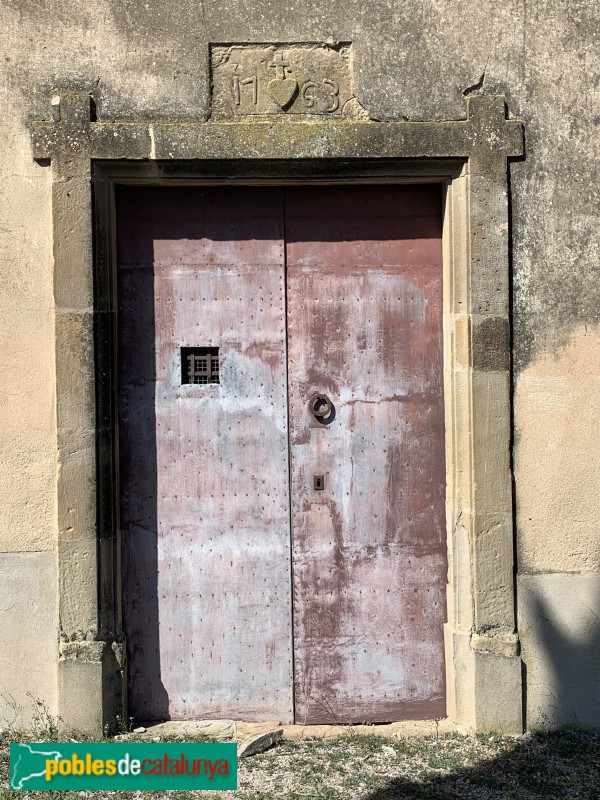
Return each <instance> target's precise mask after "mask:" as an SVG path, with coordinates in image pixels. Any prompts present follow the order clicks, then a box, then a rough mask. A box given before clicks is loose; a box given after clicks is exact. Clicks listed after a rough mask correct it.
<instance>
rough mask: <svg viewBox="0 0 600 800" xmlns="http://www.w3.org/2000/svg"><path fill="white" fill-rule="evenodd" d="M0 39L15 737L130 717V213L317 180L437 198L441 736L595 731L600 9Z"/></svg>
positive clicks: (30, 9)
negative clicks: (122, 317) (120, 229)
mask: <svg viewBox="0 0 600 800" xmlns="http://www.w3.org/2000/svg"><path fill="white" fill-rule="evenodd" d="M1 19H2V28H1V30H2V34H1V36H2V37H3V41H4V47H3V48H2V52H3V53H4V55H3V57H2V75H3V87H4V89H3V92H2V100H1V103H2V106H3V107H2V114H1V116H0V119H1V120H2V130H3V136H2V138H1V144H0V147H1V148H2V152H3V157H2V159H1V161H0V170H1V171H2V193H1V197H2V201H1V202H2V214H1V219H2V226H3V229H2V236H1V237H0V254H1V255H0V275H1V280H2V291H1V292H0V307H1V320H2V325H1V331H2V354H3V358H2V388H1V390H0V398H1V403H0V408H1V414H0V420H1V422H0V424H1V426H2V437H1V442H2V464H3V469H2V473H1V477H0V480H1V498H2V501H1V504H0V575H1V580H0V631H1V641H2V647H1V648H0V726H2V724H3V720H5V721H6V722H9V723H11V724H12V723H13V722H14V724H18V725H27V724H30V723H31V721H32V715H33V714H34V709H35V703H36V701H41V702H42V703H43V704H44V705H45V707H46V708H47V709H48V712H49V713H50V714H51V715H53V716H59V717H60V718H61V719H62V721H63V724H64V725H65V726H67V727H73V728H81V729H87V730H90V731H98V730H101V729H102V728H103V727H104V726H106V725H109V727H110V726H111V725H113V724H114V721H115V718H116V716H117V714H122V713H123V709H124V705H123V704H124V702H125V701H124V698H125V694H126V692H125V688H124V687H125V686H126V683H127V677H126V675H127V668H128V666H127V659H126V657H125V648H124V639H123V634H122V628H121V623H120V619H121V616H120V615H121V610H122V609H121V584H120V580H121V578H120V572H119V560H120V544H119V520H118V514H119V510H118V509H119V504H118V500H117V499H116V497H115V487H116V485H117V480H116V478H115V475H114V471H115V470H114V464H115V426H116V420H115V412H114V404H112V403H113V401H112V400H111V398H112V397H113V395H112V394H111V393H112V391H113V389H114V386H115V382H116V376H115V374H114V369H113V366H114V365H113V361H112V360H111V358H112V355H111V353H112V352H113V351H112V348H113V346H114V328H113V327H112V326H113V317H114V305H113V298H112V295H111V291H112V289H111V288H110V286H109V284H111V280H112V279H111V277H110V276H111V274H112V273H111V269H113V266H111V264H112V260H111V259H113V256H112V253H113V249H114V248H113V245H114V239H115V235H116V234H115V229H114V206H113V201H112V198H113V197H114V191H115V187H116V186H118V185H120V184H122V183H135V184H144V185H145V184H148V185H167V184H169V185H175V184H176V185H187V184H190V183H191V184H194V185H202V184H207V183H209V184H218V185H221V184H225V183H226V184H229V185H231V184H232V182H233V184H234V185H235V183H236V182H237V183H238V184H239V185H240V186H245V185H248V184H252V185H258V184H260V185H265V186H275V185H289V184H290V183H294V184H299V185H305V184H311V185H312V184H313V183H314V182H317V183H318V182H319V181H320V182H322V183H323V184H328V185H329V184H336V183H339V182H340V181H342V182H346V183H348V184H356V183H365V182H367V183H369V185H371V186H375V187H377V186H389V185H391V184H393V185H396V184H401V185H421V184H423V183H427V184H431V183H434V184H436V185H438V186H439V187H441V191H442V192H443V201H444V206H443V209H444V210H443V220H442V223H443V230H442V247H443V298H444V299H443V353H444V359H443V386H444V398H445V463H446V480H445V485H446V495H445V497H446V503H445V509H446V531H447V556H448V572H447V586H446V599H447V615H446V622H445V624H444V631H443V637H444V653H445V673H444V681H445V687H446V713H447V714H448V716H449V717H451V718H452V719H453V720H454V721H455V722H457V723H458V724H459V725H462V726H464V727H465V728H468V729H478V730H490V729H504V730H507V731H520V730H522V729H523V728H527V729H533V728H535V727H538V726H544V725H560V724H569V723H576V724H583V725H597V724H599V723H600V669H599V667H598V652H599V646H600V624H599V621H598V611H597V609H598V599H599V597H600V574H599V573H600V534H599V532H598V525H597V519H598V516H599V512H600V499H599V495H598V491H597V487H598V485H599V479H600V463H599V459H598V452H600V447H599V445H600V441H599V438H600V428H599V425H598V417H599V414H598V412H599V411H600V408H599V406H600V399H599V398H600V391H599V390H600V326H599V314H600V311H599V309H600V288H599V287H600V281H599V280H598V278H599V269H600V267H599V261H600V253H599V245H600V233H599V227H598V218H599V211H600V189H599V185H600V184H599V181H598V155H597V154H598V145H599V141H598V122H599V119H600V117H599V113H600V112H599V111H598V108H599V103H598V101H599V91H600V90H599V78H598V76H599V75H600V64H599V60H600V57H599V55H598V53H599V49H598V41H597V39H598V31H599V30H600V24H599V23H600V19H599V12H598V6H597V4H596V3H595V2H592V0H581V2H575V3H571V4H569V5H568V7H567V6H566V5H565V4H564V3H561V2H559V1H558V0H550V1H549V2H543V3H542V2H529V3H526V2H524V1H523V2H521V0H516V2H515V3H513V4H509V5H505V6H499V5H498V4H496V3H490V2H488V0H486V2H483V3H478V4H468V5H467V4H465V3H462V2H459V1H458V0H452V1H451V2H450V1H449V2H439V0H427V1H426V2H420V3H419V2H416V0H409V2H406V3H404V4H400V5H398V4H390V3H376V4H375V5H373V4H371V5H365V4H364V3H359V2H354V0H349V2H346V3H344V4H339V3H335V2H333V3H329V4H325V5H323V4H321V3H311V2H308V3H305V4H302V5H301V6H299V5H292V6H277V7H275V5H273V4H272V3H269V2H266V0H239V2H234V3H231V4H229V5H227V4H225V5H224V4H223V3H221V4H212V5H211V4H207V3H205V2H199V3H191V2H187V1H186V2H182V3H180V4H175V5H174V4H168V3H165V2H164V1H163V0H147V2H145V0H122V2H115V1H114V0H98V2H95V3H93V4H89V3H83V2H80V0H69V1H68V2H62V3H46V4H44V5H43V6H40V5H39V4H38V3H34V2H30V0H3V3H2V7H1ZM265 59H266V60H268V61H269V63H270V60H271V59H273V65H274V66H273V69H272V70H271V72H268V70H267V71H266V72H265V71H264V69H263V73H260V69H259V68H261V69H262V67H260V65H261V64H263V65H264V63H266V61H265ZM232 64H233V65H234V66H232ZM290 64H291V66H290ZM257 65H258V66H257ZM277 65H279V66H277ZM286 70H288V71H287V72H286ZM253 81H254V82H253ZM273 81H275V83H273ZM268 86H270V89H269V90H268V91H266V92H265V87H268ZM113 288H114V287H113Z"/></svg>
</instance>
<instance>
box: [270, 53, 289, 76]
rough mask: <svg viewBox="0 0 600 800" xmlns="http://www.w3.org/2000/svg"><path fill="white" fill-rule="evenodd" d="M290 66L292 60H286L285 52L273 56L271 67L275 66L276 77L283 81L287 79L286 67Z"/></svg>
mask: <svg viewBox="0 0 600 800" xmlns="http://www.w3.org/2000/svg"><path fill="white" fill-rule="evenodd" d="M278 57H279V62H277V58H278ZM289 66H290V62H289V61H286V60H285V59H284V57H283V53H276V54H275V56H274V57H273V61H272V62H271V63H270V64H269V67H274V68H275V77H276V78H277V79H278V80H280V81H283V80H285V70H286V67H289Z"/></svg>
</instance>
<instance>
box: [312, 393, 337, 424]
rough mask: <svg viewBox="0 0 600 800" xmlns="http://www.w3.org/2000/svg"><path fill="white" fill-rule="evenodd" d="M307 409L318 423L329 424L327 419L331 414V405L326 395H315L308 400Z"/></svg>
mask: <svg viewBox="0 0 600 800" xmlns="http://www.w3.org/2000/svg"><path fill="white" fill-rule="evenodd" d="M309 407H310V410H311V412H312V413H313V415H314V416H315V418H316V419H317V420H318V421H319V422H323V423H326V422H328V421H329V422H330V421H331V420H330V419H329V417H330V416H331V414H332V412H333V403H332V402H331V400H330V399H329V398H328V397H327V395H326V394H316V395H314V396H313V397H311V399H310V403H309Z"/></svg>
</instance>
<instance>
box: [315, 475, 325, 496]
mask: <svg viewBox="0 0 600 800" xmlns="http://www.w3.org/2000/svg"><path fill="white" fill-rule="evenodd" d="M324 488H325V475H313V489H316V490H317V492H321V491H323V489H324Z"/></svg>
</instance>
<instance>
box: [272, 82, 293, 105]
mask: <svg viewBox="0 0 600 800" xmlns="http://www.w3.org/2000/svg"><path fill="white" fill-rule="evenodd" d="M267 89H268V90H269V94H270V95H271V97H272V98H273V100H275V102H276V103H277V105H278V106H279V107H280V108H286V107H287V106H289V104H290V103H291V102H292V100H293V99H294V97H295V96H296V93H297V91H298V84H297V82H296V81H295V80H294V79H293V78H284V79H283V80H279V79H278V78H273V80H272V81H269V82H268V83H267Z"/></svg>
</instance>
